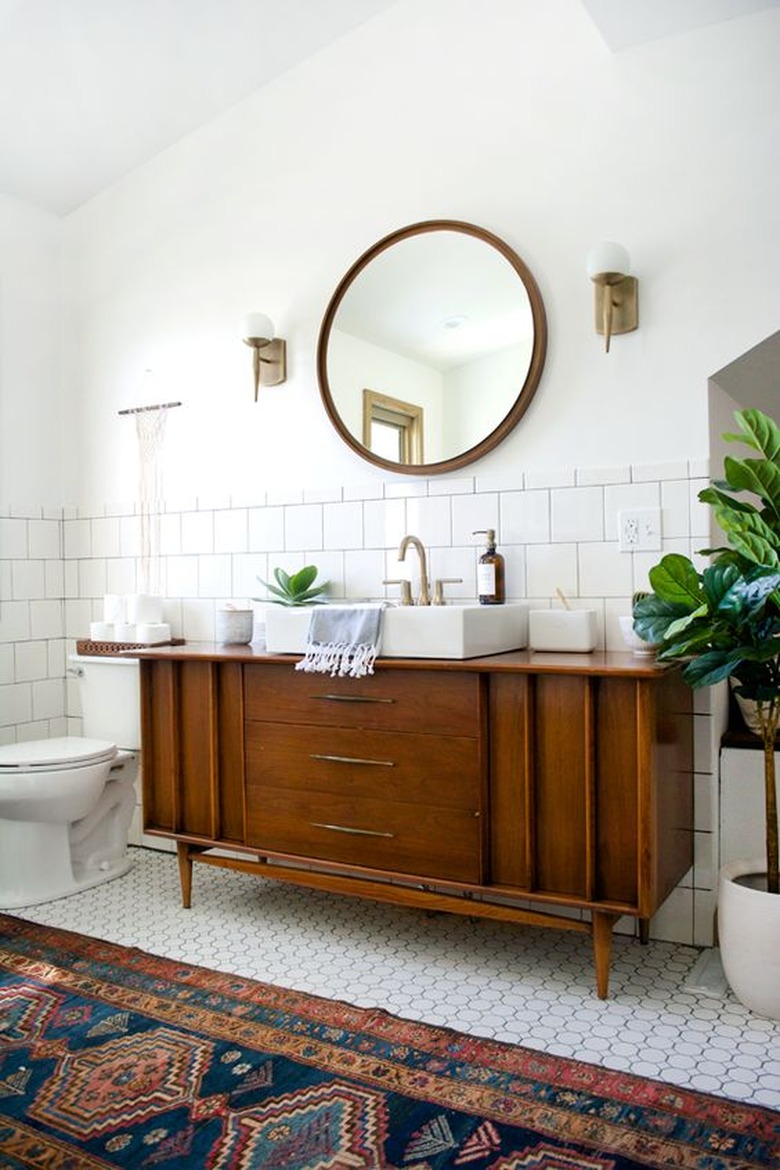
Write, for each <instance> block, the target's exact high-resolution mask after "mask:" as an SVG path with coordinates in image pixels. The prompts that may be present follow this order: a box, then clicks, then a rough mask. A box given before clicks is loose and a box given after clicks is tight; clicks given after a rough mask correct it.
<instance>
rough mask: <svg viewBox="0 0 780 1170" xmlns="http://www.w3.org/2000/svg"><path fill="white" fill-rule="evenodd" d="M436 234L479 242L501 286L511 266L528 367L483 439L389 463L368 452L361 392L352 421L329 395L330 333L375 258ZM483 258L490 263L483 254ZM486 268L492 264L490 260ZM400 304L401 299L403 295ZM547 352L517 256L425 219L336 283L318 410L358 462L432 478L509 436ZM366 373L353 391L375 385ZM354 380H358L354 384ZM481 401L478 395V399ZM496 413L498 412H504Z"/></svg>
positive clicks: (468, 229)
mask: <svg viewBox="0 0 780 1170" xmlns="http://www.w3.org/2000/svg"><path fill="white" fill-rule="evenodd" d="M435 232H441V233H446V232H449V233H456V234H458V235H459V236H465V237H470V238H471V239H472V240H474V241H478V242H479V243H480V244H483V245H485V247H486V248H487V249H489V250H490V253H491V254H492V253H495V254H496V258H497V260H498V264H499V268H498V271H499V272H500V279H501V281H502V283H503V282H505V278H506V275H507V273H506V270H505V268H504V264H505V263H506V264H508V265H509V266H510V269H511V270H512V272H511V273H510V275H511V276H512V284H513V282H514V279H515V277H516V278H517V280H519V282H520V288H519V293H520V298H522V304H523V311H524V312H527V315H528V317H529V318H530V324H531V336H530V343H527V345H528V348H529V350H530V352H529V356H528V358H527V366H526V364H525V361H524V362H523V364H522V365H521V367H520V369H519V372H518V374H517V384H518V389H517V393H516V394H515V391H514V385H512V389H511V393H510V399H511V401H510V404H509V406H508V407H507V409H506V411H505V413H503V414H502V416H501V418H500V420H499V421H498V422H496V423H494V424H493V423H492V422H491V425H490V427H489V429H488V432H487V433H486V434H484V435H481V436H480V437H479V439H478V440H476V441H469V442H467V443H466V444H465V449H462V450H457V451H455V452H452V453H443V457H442V458H438V459H435V460H434V461H432V462H430V463H424V462H423V461H422V458H423V456H422V452H420V456H419V461H418V460H416V459H414V458H413V454H412V461H410V462H402V461H394V460H391V459H387V458H385V457H383V456H381V455H378V454H376V453H374V452H373V451H371V449H370V440H368V439H367V432H366V430H365V419H364V407H363V405H362V402H361V401H359V400H360V399H361V391H360V389H356V391H355V399H356V401H355V405H354V409H350V416H351V417H349V418H345V417H344V413H345V412H344V410H343V409H342V410H340V409H339V404H338V399H339V394H338V392H337V393H336V394H335V395H334V393H333V390H334V387H333V386H332V385H331V377H332V370H331V371H330V372H329V354H330V356H331V360H332V357H333V353H332V350H331V347H332V343H333V340H334V332H335V333H336V335H337V337H338V334H339V330H338V328H337V327H336V328H335V329H334V326H337V319H338V314H339V310H340V309H343V308H344V302H345V298H347V296H348V294H352V295H354V293H355V286H356V283H357V282H358V281H359V278H360V277H361V275H362V274H364V273H365V272H366V269H368V268H369V266H370V265H371V264H372V262H374V261H376V260H378V259H379V258H380V257H383V253H387V252H388V251H389V249H392V248H393V247H395V246H396V245H399V244H402V243H403V242H404V241H408V240H411V239H413V238H415V237H418V236H423V235H426V234H427V233H435ZM397 256H398V254H396V257H394V259H396V258H397ZM484 258H485V259H489V257H488V256H487V255H486V256H485V257H484ZM386 259H387V258H385V257H383V260H386ZM490 263H492V260H491V261H490ZM377 272H379V268H378V266H375V269H374V272H373V273H372V274H371V275H372V276H373V275H374V274H376V273H377ZM428 275H430V274H428V273H426V276H428ZM365 280H366V278H365V277H364V283H365ZM358 288H359V285H358ZM404 291H405V290H404ZM408 292H409V295H408V301H409V303H410V304H411V303H412V302H413V293H412V290H411V288H410V289H409V290H408ZM520 298H519V299H520ZM404 299H406V297H405V296H404ZM526 300H527V309H526ZM375 303H376V298H375V296H374V297H373V298H372V301H371V305H372V308H373V306H374V304H375ZM347 304H349V302H347ZM450 309H454V310H455V311H450V310H448V311H447V313H446V319H444V318H443V319H442V324H443V325H445V326H449V327H451V326H452V325H453V324H454V323H455V321H457V320H458V314H457V305H455V306H454V307H453V306H451V307H450ZM342 318H343V313H342ZM355 340H357V342H358V345H364V344H365V342H364V340H363V338H362V337H360V338H357V339H355ZM388 352H389V351H388ZM506 352H507V353H509V352H510V350H509V349H507V350H506ZM546 352H547V319H546V315H545V310H544V303H543V301H542V296H541V293H540V291H539V287H538V285H537V283H536V281H535V279H534V277H533V275H532V274H531V272H530V270H529V269H528V267H527V265H526V264H525V263H524V262H523V261H522V260H521V259H520V257H519V256H518V255H517V254H516V253H515V252H514V251H513V249H512V248H510V247H509V245H508V244H506V243H505V242H504V241H503V240H501V239H500V238H499V237H498V236H495V235H493V234H492V232H489V231H486V230H485V229H484V228H479V227H476V226H474V224H470V223H464V222H461V221H459V220H446V219H441V220H426V221H424V222H421V223H416V224H412V225H410V226H409V227H405V228H401V229H400V230H398V231H395V232H391V233H390V235H387V236H385V237H384V238H383V239H381V240H379V241H378V242H377V243H376V244H374V245H373V246H372V247H371V248H369V249H368V250H367V251H366V252H364V253H363V255H362V256H360V257H359V259H358V260H356V261H355V263H354V264H353V265H352V267H351V268H350V269H349V270H348V271H347V273H346V274H345V276H344V277H343V279H342V280H341V281H340V282H339V284H338V286H337V288H336V291H335V292H334V294H333V296H332V297H331V300H330V302H329V304H328V307H327V309H326V311H325V315H324V317H323V320H322V325H321V327H320V335H319V341H318V346H317V374H318V378H319V386H320V395H321V397H322V401H323V405H324V406H325V410H326V412H327V414H328V417H329V418H330V421H331V422H332V424H333V426H334V427H335V428H336V430H337V431H338V433H339V434H340V435H341V437H342V439H343V440H344V442H345V443H347V445H348V446H349V447H351V448H352V450H353V451H355V452H356V453H357V454H358V455H360V456H361V458H363V459H366V460H367V461H368V462H369V463H373V464H375V465H376V466H378V467H382V468H385V469H386V470H388V471H395V472H399V473H401V474H404V475H431V474H437V473H440V472H446V471H455V470H457V469H458V468H461V467H464V466H466V465H467V464H469V463H473V462H474V461H475V460H477V459H480V458H481V457H482V456H483V455H486V454H487V453H488V452H489V451H492V450H493V448H494V447H496V446H497V445H498V444H499V443H500V442H501V441H502V440H503V439H504V438H506V436H507V435H508V434H509V433H510V431H511V430H512V429H513V428H514V427H515V426H516V425H517V424H518V422H519V421H520V419H521V418H522V416H523V415H524V414H525V412H526V410H527V409H528V407H529V406H530V404H531V400H532V398H533V396H534V394H535V393H536V390H537V388H538V386H539V380H540V378H541V375H542V370H543V368H544V361H545V356H546ZM392 357H393V359H398V360H401V361H405V360H406V356H405V355H403V356H401V357H400V358H399V355H397V354H395V353H393V354H392ZM370 373H371V371H370V370H369V371H366V372H365V376H363V377H362V378H361V377H360V375H361V374H363V371H362V370H356V371H355V373H354V379H355V383H356V386H358V387H362V388H363V390H364V388H365V386H366V384H367V383H369V384H371V383H373V384H374V385H375V384H376V383H375V381H374V379H373V377H370V376H369V375H370ZM358 379H360V380H359V381H358ZM334 381H335V379H334ZM388 389H391V390H394V389H396V387H395V386H391V387H388ZM404 392H405V391H404V390H403V389H402V391H401V395H402V396H403V394H404ZM364 393H365V390H364ZM373 393H374V394H375V395H376V396H377V398H381V397H383V396H384V397H386V398H388V399H392V395H391V394H384V392H383V390H382V389H381V388H379V387H378V388H377V389H376V390H375V391H373ZM480 397H483V396H482V395H480ZM399 400H400V399H399ZM508 401H509V399H508ZM500 409H502V410H503V408H500ZM440 413H441V411H440ZM428 414H430V416H431V425H432V423H433V419H434V416H435V414H436V411H435V410H431V411H426V415H428ZM427 422H428V420H427V419H426V424H427ZM426 451H427V452H428V454H429V455H430V454H432V453H434V451H435V444H431V445H430V446H428V445H426Z"/></svg>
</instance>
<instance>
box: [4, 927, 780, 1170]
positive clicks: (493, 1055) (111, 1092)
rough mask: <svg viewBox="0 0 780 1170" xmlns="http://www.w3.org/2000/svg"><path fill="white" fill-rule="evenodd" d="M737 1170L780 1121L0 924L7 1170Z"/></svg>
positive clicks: (754, 1156) (762, 1149) (765, 1155)
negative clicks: (672, 1169)
mask: <svg viewBox="0 0 780 1170" xmlns="http://www.w3.org/2000/svg"><path fill="white" fill-rule="evenodd" d="M117 1166H121V1167H132V1168H133V1170H139V1168H143V1167H160V1168H161V1170H178V1168H183V1167H186V1168H187V1170H196V1168H199V1167H210V1168H214V1170H272V1168H273V1170H277V1168H279V1170H281V1168H286V1170H360V1168H371V1170H379V1168H380V1167H381V1168H382V1170H442V1168H443V1167H463V1168H466V1170H633V1168H636V1167H661V1166H674V1167H678V1168H681V1170H687V1168H690V1170H748V1168H751V1167H758V1166H761V1167H778V1166H780V1114H778V1113H775V1112H773V1111H771V1110H763V1109H758V1108H754V1107H751V1106H743V1105H739V1104H734V1103H732V1102H728V1101H725V1100H722V1099H718V1098H715V1097H709V1096H705V1095H702V1094H698V1093H693V1092H686V1091H684V1090H680V1089H675V1088H672V1087H671V1086H668V1085H664V1084H661V1083H660V1082H655V1081H648V1080H644V1079H642V1078H640V1077H632V1076H628V1075H625V1074H622V1073H612V1072H608V1071H605V1070H603V1069H598V1068H596V1067H594V1066H592V1065H587V1064H581V1063H578V1062H575V1061H570V1060H563V1059H561V1058H559V1057H554V1056H547V1055H544V1054H541V1053H535V1052H532V1051H530V1050H527V1049H523V1048H518V1047H515V1046H513V1045H508V1044H500V1043H496V1042H493V1041H487V1040H478V1039H474V1038H471V1037H467V1036H463V1035H460V1034H459V1033H457V1032H453V1031H448V1030H446V1029H441V1028H434V1027H430V1026H427V1025H423V1024H414V1023H408V1022H405V1021H403V1020H399V1019H395V1018H394V1017H392V1016H390V1015H387V1014H386V1013H385V1012H383V1011H372V1010H365V1009H359V1008H353V1007H349V1006H348V1005H346V1004H343V1003H334V1002H331V1001H328V1000H322V999H315V998H312V997H311V996H308V995H303V994H299V993H297V992H293V991H284V990H282V989H279V988H276V987H270V986H266V985H265V984H261V983H255V982H253V981H251V980H248V979H239V978H236V977H234V976H232V975H220V974H217V973H216V972H214V971H207V970H205V969H203V968H199V967H192V966H188V965H186V964H182V963H175V962H172V961H170V960H168V959H159V958H155V957H154V956H152V955H148V954H145V953H144V952H142V951H137V950H126V949H124V948H122V947H118V946H114V945H113V944H110V943H104V942H99V941H97V940H95V939H89V938H84V937H82V936H81V935H76V934H72V933H69V932H66V931H59V930H52V929H50V928H48V927H40V926H35V925H32V924H30V923H27V922H24V921H22V920H21V919H17V918H13V917H8V916H5V915H0V1167H2V1170H20V1168H21V1167H36V1168H37V1170H44V1168H45V1170H54V1168H57V1170H62V1168H66V1170H92V1168H95V1170H97V1168H100V1170H104V1168H105V1167H117Z"/></svg>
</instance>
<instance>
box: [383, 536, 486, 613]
mask: <svg viewBox="0 0 780 1170" xmlns="http://www.w3.org/2000/svg"><path fill="white" fill-rule="evenodd" d="M478 555H479V550H478V549H472V548H433V549H431V550H430V559H429V562H428V576H429V578H430V584H431V596H433V590H434V589H435V587H436V581H437V580H439V579H441V580H444V579H445V578H451V579H452V580H451V582H450V583H449V584H445V585H443V586H442V589H443V593H444V598H445V600H447V599H449V600H450V601H476V599H477V557H478ZM403 567H404V568H405V567H406V566H403ZM399 576H400V574H399ZM458 577H460V581H457V580H455V578H458ZM419 579H420V577H419V566H418V565H417V564H414V563H413V569H412V581H413V582H414V586H413V587H416V585H417V583H418V582H419Z"/></svg>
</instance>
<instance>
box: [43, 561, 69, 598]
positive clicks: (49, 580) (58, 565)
mask: <svg viewBox="0 0 780 1170" xmlns="http://www.w3.org/2000/svg"><path fill="white" fill-rule="evenodd" d="M43 588H44V594H45V596H46V597H64V596H65V566H64V564H63V562H62V561H59V560H58V561H45V562H44V567H43Z"/></svg>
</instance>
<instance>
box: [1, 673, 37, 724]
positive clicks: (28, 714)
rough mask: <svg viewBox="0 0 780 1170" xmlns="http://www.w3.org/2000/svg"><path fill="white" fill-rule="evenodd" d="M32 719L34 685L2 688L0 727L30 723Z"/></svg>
mask: <svg viewBox="0 0 780 1170" xmlns="http://www.w3.org/2000/svg"><path fill="white" fill-rule="evenodd" d="M31 719H32V684H31V683H12V684H11V685H10V686H0V727H13V725H14V724H15V723H29V722H30V720H31Z"/></svg>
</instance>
